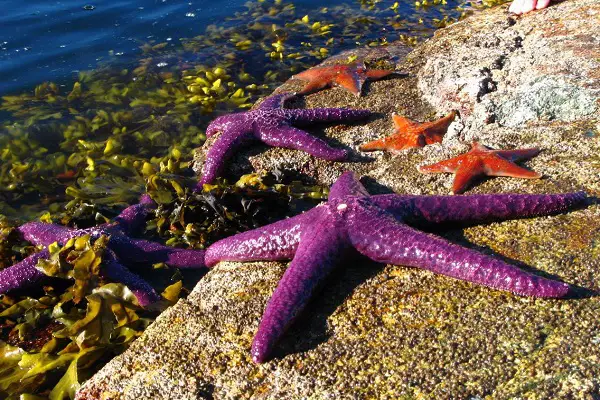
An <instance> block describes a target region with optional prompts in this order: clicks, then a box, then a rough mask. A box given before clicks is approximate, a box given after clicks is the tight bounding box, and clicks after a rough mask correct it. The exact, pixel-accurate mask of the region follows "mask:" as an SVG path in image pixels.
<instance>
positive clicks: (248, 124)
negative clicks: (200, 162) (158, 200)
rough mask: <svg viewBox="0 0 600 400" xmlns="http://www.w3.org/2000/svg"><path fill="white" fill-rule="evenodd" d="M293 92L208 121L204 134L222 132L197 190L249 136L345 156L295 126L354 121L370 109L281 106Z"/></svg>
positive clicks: (335, 156)
mask: <svg viewBox="0 0 600 400" xmlns="http://www.w3.org/2000/svg"><path fill="white" fill-rule="evenodd" d="M294 96H295V94H290V93H284V94H279V95H275V96H272V97H269V98H267V99H265V100H264V101H263V102H262V103H261V104H260V106H259V107H258V108H257V109H256V110H252V111H247V112H242V113H236V114H230V115H223V116H221V117H219V118H217V119H215V120H214V121H213V122H211V123H210V125H209V126H208V128H207V129H206V136H207V137H211V136H212V135H214V134H215V133H217V132H221V136H220V137H219V138H218V139H217V140H216V142H215V143H214V144H213V145H212V147H211V148H210V150H209V151H208V154H207V155H206V161H205V163H204V172H203V174H202V178H201V179H200V182H199V183H198V186H197V187H196V190H202V185H203V184H204V183H211V182H212V181H214V180H215V178H216V177H217V176H218V174H219V173H220V172H221V169H222V168H223V165H224V164H225V161H226V160H227V159H228V158H229V157H230V156H231V155H232V154H233V152H234V151H235V149H236V148H237V147H239V146H240V145H242V144H243V143H245V142H247V141H250V140H260V141H262V142H264V143H266V144H268V145H269V146H274V147H286V148H289V149H296V150H302V151H305V152H307V153H309V154H312V155H313V156H315V157H319V158H323V159H325V160H330V161H340V160H344V159H345V158H346V156H347V152H346V150H343V149H336V148H333V147H331V146H329V145H328V144H327V143H326V142H325V141H324V140H322V139H319V138H317V137H314V136H312V135H311V134H309V133H307V132H305V131H303V130H301V129H298V128H296V127H295V126H308V125H312V124H315V123H319V122H345V121H356V120H359V119H363V118H366V117H368V116H369V115H371V113H370V112H369V111H368V110H353V109H350V108H313V109H308V110H306V109H285V108H283V105H284V103H285V101H286V100H288V99H290V98H292V97H294Z"/></svg>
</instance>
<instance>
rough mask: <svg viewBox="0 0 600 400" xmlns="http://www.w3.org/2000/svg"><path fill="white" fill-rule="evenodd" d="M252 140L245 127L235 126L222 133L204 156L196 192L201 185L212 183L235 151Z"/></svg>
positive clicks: (249, 132) (250, 133) (200, 188)
mask: <svg viewBox="0 0 600 400" xmlns="http://www.w3.org/2000/svg"><path fill="white" fill-rule="evenodd" d="M252 139H254V135H253V134H252V131H249V130H247V127H241V126H236V127H232V128H230V129H229V130H227V131H225V132H223V133H222V134H221V136H220V137H219V138H218V139H217V141H216V142H215V143H214V144H213V145H212V147H211V148H210V150H208V153H207V154H206V161H205V162H204V166H203V174H202V178H200V181H199V182H198V184H197V186H196V191H201V190H202V185H203V184H205V183H211V182H213V181H214V180H215V179H216V178H217V176H219V174H220V173H221V171H222V170H223V166H224V165H225V162H226V161H227V160H228V159H229V158H230V157H231V156H232V154H233V153H234V152H235V149H236V148H237V147H238V146H241V145H242V144H244V143H245V142H248V141H250V140H252Z"/></svg>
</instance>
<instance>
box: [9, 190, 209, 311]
mask: <svg viewBox="0 0 600 400" xmlns="http://www.w3.org/2000/svg"><path fill="white" fill-rule="evenodd" d="M155 206H156V204H155V203H154V201H153V200H152V199H151V198H150V196H148V195H144V196H142V198H141V199H140V203H139V204H136V205H133V206H130V207H127V208H126V209H125V210H123V212H121V214H119V215H118V216H117V217H116V218H115V221H114V222H112V223H107V224H103V225H99V226H95V227H91V228H87V229H71V228H68V227H65V226H61V225H55V224H46V223H42V222H29V223H27V224H24V225H22V226H20V227H19V228H17V230H18V231H19V232H20V233H21V235H23V238H24V239H25V240H28V241H30V242H31V243H33V244H35V245H42V246H48V245H50V244H52V243H54V242H58V243H59V244H61V245H62V244H65V243H66V242H67V241H68V240H69V239H71V238H73V237H79V236H83V235H90V236H91V237H92V238H98V237H99V236H100V235H107V236H109V241H108V246H107V248H106V249H105V252H104V255H103V257H102V258H103V269H102V273H103V274H104V276H106V277H108V278H109V279H111V280H113V281H117V282H121V283H123V284H125V285H126V286H127V287H129V289H130V290H131V291H132V292H133V293H134V294H135V296H136V297H137V299H138V303H139V304H140V305H141V306H142V307H146V306H148V305H151V304H153V303H155V302H156V301H158V300H160V298H161V297H160V295H159V294H158V293H157V292H156V291H155V290H154V288H152V286H150V284H149V283H148V282H146V281H145V280H144V279H142V278H141V277H139V276H138V275H136V274H134V273H132V272H131V271H130V270H129V269H127V268H126V267H125V266H123V265H122V264H121V263H120V262H119V259H122V260H127V261H128V262H129V263H147V264H154V263H159V262H164V263H166V264H168V265H170V266H172V267H178V268H204V267H205V265H204V251H203V250H185V249H176V248H173V247H168V246H163V245H161V244H159V243H156V242H150V241H147V240H142V239H133V238H130V237H129V234H130V233H131V232H133V231H134V230H136V229H137V228H138V227H139V226H140V225H141V224H143V222H144V220H145V217H146V215H147V214H148V212H150V211H151V210H152V209H153V208H154V207H155ZM49 257H50V252H49V251H48V249H44V250H42V251H40V252H38V253H36V254H33V255H31V256H29V257H27V258H26V259H24V260H23V261H21V262H19V263H17V264H15V265H13V266H10V267H8V268H5V269H3V270H1V271H0V293H7V292H9V291H11V290H15V289H23V288H27V287H33V286H35V285H38V284H40V283H41V282H42V281H43V280H44V278H46V275H45V274H44V273H43V272H41V271H39V270H38V269H37V268H36V265H37V262H38V260H39V259H42V258H49ZM117 257H118V258H117Z"/></svg>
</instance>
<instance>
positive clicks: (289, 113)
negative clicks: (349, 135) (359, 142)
mask: <svg viewBox="0 0 600 400" xmlns="http://www.w3.org/2000/svg"><path fill="white" fill-rule="evenodd" d="M283 111H284V113H285V116H286V118H288V120H289V121H290V123H292V124H294V125H298V126H309V125H313V124H316V123H329V122H352V121H360V120H361V119H365V118H368V117H369V116H371V112H370V111H369V110H355V109H352V108H312V109H289V110H283Z"/></svg>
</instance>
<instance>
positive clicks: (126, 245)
mask: <svg viewBox="0 0 600 400" xmlns="http://www.w3.org/2000/svg"><path fill="white" fill-rule="evenodd" d="M111 248H112V249H113V250H114V252H115V253H116V254H117V256H119V258H121V259H123V260H127V261H130V262H135V263H141V262H144V263H150V264H156V263H165V264H167V265H169V266H170V267H175V268H194V269H201V268H204V267H205V264H204V253H205V252H204V250H188V249H178V248H175V247H169V246H164V245H162V244H160V243H156V242H151V241H149V240H143V239H131V238H129V237H127V236H119V237H115V236H113V237H111Z"/></svg>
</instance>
